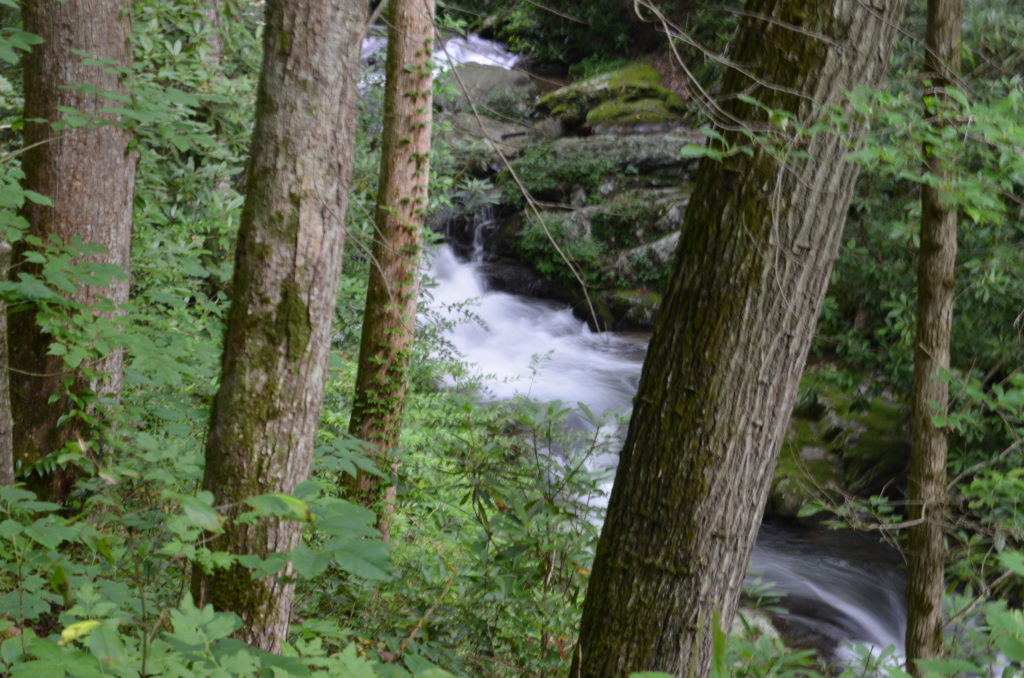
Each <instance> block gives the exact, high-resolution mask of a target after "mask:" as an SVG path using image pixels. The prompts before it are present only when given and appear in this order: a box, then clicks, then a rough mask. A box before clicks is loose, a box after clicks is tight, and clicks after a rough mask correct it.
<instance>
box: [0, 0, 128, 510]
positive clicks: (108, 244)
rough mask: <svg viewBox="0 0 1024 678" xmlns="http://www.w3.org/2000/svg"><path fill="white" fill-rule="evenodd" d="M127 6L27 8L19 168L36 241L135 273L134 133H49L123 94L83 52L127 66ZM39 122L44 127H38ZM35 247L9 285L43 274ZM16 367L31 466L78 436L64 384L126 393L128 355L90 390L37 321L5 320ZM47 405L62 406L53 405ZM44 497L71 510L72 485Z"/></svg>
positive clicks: (84, 299)
mask: <svg viewBox="0 0 1024 678" xmlns="http://www.w3.org/2000/svg"><path fill="white" fill-rule="evenodd" d="M128 8H129V3H128V2H127V0H67V1H66V2H52V1H49V0H29V1H27V2H25V3H24V4H23V5H22V18H23V20H24V24H25V30H26V31H28V32H30V33H34V34H36V35H38V36H39V37H41V38H42V39H43V42H42V44H39V45H35V46H34V47H33V48H32V50H31V51H30V52H28V53H27V54H26V55H25V57H24V60H23V64H24V69H25V72H24V81H25V120H26V123H25V152H24V153H23V154H22V166H23V169H24V171H25V188H28V189H31V190H33V191H36V192H38V193H41V194H43V195H45V196H47V197H49V198H50V200H51V201H52V203H53V206H52V207H46V206H42V205H37V204H35V203H32V202H29V203H26V206H25V208H24V210H23V214H24V216H25V218H26V219H27V221H28V223H29V234H30V235H33V236H35V237H37V238H39V239H40V240H42V241H44V242H49V241H50V239H51V237H55V238H57V239H59V241H60V242H64V243H70V242H71V241H72V239H74V238H76V237H77V238H81V239H82V240H83V241H84V242H86V243H93V244H96V245H100V246H102V247H103V248H104V249H105V250H106V253H105V254H101V255H96V256H95V257H94V259H95V260H96V261H99V262H102V263H108V264H115V265H117V266H119V267H120V268H121V269H122V270H123V271H125V272H126V273H127V272H128V270H129V251H130V243H131V225H132V208H133V205H132V200H133V196H134V192H135V165H136V157H137V156H136V154H135V153H134V152H132V151H130V150H129V142H130V141H131V139H132V135H131V132H129V131H128V130H127V129H125V128H123V127H119V126H118V125H117V124H115V123H116V118H115V117H114V116H109V115H104V116H102V117H106V118H108V119H109V120H110V121H111V124H107V125H103V126H86V127H77V128H71V127H65V128H64V129H62V130H60V131H59V132H55V131H54V129H53V127H52V123H53V122H56V121H58V120H60V119H61V118H62V117H64V116H63V114H62V113H60V112H59V111H58V107H70V108H73V109H75V110H77V111H80V112H82V113H85V114H86V115H98V114H99V111H100V109H102V108H103V107H105V106H110V105H118V104H116V103H115V102H111V101H110V100H108V99H106V98H104V97H103V96H101V95H98V94H93V93H88V92H83V91H79V90H78V89H75V88H74V87H73V85H83V84H84V85H89V86H91V87H95V88H98V89H101V90H107V91H113V92H118V93H121V94H125V93H126V88H125V86H124V84H123V83H122V81H121V78H120V76H119V75H118V74H117V73H115V72H112V69H110V68H109V67H102V66H90V65H86V63H85V60H86V57H84V56H81V55H80V54H76V53H75V51H76V50H81V51H82V52H84V53H86V54H88V55H91V56H95V57H100V58H105V59H111V60H112V61H113V63H114V64H116V65H117V66H122V67H128V66H130V65H131V60H132V48H131V43H130V35H131V26H130V24H129V19H128V16H129V12H128ZM40 120H41V121H42V122H40ZM30 248H31V245H29V244H28V243H27V242H26V241H25V240H24V239H23V240H21V241H20V242H19V243H17V244H16V245H15V249H14V252H13V255H12V265H13V268H12V274H15V275H16V274H17V273H21V272H27V273H35V274H38V273H39V270H40V267H39V266H38V265H36V264H31V263H29V262H27V261H25V259H24V257H25V254H26V252H27V251H29V249H30ZM73 297H74V299H75V300H76V301H78V302H80V303H81V304H83V305H93V304H95V303H96V302H97V301H99V300H101V299H103V298H106V299H109V300H111V301H113V302H114V303H115V304H123V303H124V302H126V301H127V300H128V280H127V279H120V280H115V281H114V282H113V283H112V284H111V286H109V287H105V288H98V287H93V286H88V285H80V286H79V288H78V290H77V292H76V293H75V294H74V295H73ZM8 342H9V346H8V351H9V362H10V366H11V367H12V368H13V369H12V370H11V372H10V388H11V403H12V410H13V412H12V414H13V419H14V443H13V444H14V455H15V458H16V459H17V460H18V462H20V464H21V465H22V466H23V467H31V466H32V465H33V464H35V463H36V462H38V461H39V460H40V459H42V458H43V457H45V456H46V455H48V454H50V453H52V452H55V451H58V450H60V449H61V448H63V447H64V446H65V445H66V444H68V443H70V442H73V441H75V440H76V439H77V438H79V437H82V438H85V439H88V435H87V434H86V433H85V427H84V424H83V423H82V422H81V420H79V419H77V418H75V419H71V420H69V421H68V422H66V423H64V424H63V425H61V424H60V420H61V418H62V416H64V415H65V414H66V413H67V412H68V411H69V409H71V407H72V404H71V402H70V401H69V399H68V398H66V397H64V394H65V392H66V388H65V383H64V382H65V378H67V377H72V378H73V379H74V381H73V386H72V388H73V389H74V390H77V391H85V390H88V391H93V392H96V393H99V394H101V395H111V394H117V393H118V392H119V391H120V386H121V369H122V363H123V355H122V352H121V351H120V350H115V351H113V352H111V353H110V355H108V356H107V357H106V358H104V359H102V360H100V361H99V362H98V363H93V364H91V365H89V368H90V370H91V371H92V372H93V373H94V374H99V375H102V376H101V378H100V379H92V380H88V379H86V378H84V377H83V375H82V372H81V371H74V370H69V369H67V368H66V367H65V365H64V362H63V359H62V358H61V357H60V356H53V355H48V354H47V352H48V349H49V346H50V341H49V339H48V338H47V335H46V334H45V333H44V332H43V331H42V330H41V328H40V327H39V326H38V325H37V323H36V318H35V315H34V313H32V312H31V311H24V312H18V313H11V314H10V315H9V318H8ZM51 399H54V400H53V401H52V402H51ZM28 480H29V484H30V486H31V487H33V489H36V490H37V491H38V492H39V493H40V494H42V495H44V496H46V497H47V498H50V499H54V500H61V499H63V498H64V497H65V496H66V494H67V492H68V491H69V490H70V487H69V485H70V482H71V480H72V475H71V474H70V473H67V472H55V473H52V474H48V475H46V476H45V477H44V476H39V475H36V476H34V477H30V478H28Z"/></svg>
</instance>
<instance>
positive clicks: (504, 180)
mask: <svg viewBox="0 0 1024 678" xmlns="http://www.w3.org/2000/svg"><path fill="white" fill-rule="evenodd" d="M694 143H703V137H701V136H699V135H696V134H694V133H692V132H688V131H683V130H676V131H672V132H665V133H659V134H643V135H636V136H615V135H602V136H591V137H565V138H562V139H557V140H555V141H553V142H550V143H545V144H538V145H535V146H531V147H529V148H527V149H526V150H525V151H524V153H523V154H522V156H521V157H519V158H517V159H516V160H515V161H514V162H513V163H512V167H513V169H514V170H515V172H516V175H517V176H518V177H519V179H520V180H521V181H522V182H523V184H524V185H525V186H526V188H527V189H528V190H529V191H530V193H532V194H533V196H534V197H536V198H538V199H539V200H543V201H547V202H559V203H565V204H571V203H573V202H574V201H573V194H574V193H578V192H579V191H583V194H584V197H585V204H598V203H602V202H605V201H606V200H608V199H609V198H611V197H612V196H613V195H614V194H616V193H618V192H621V191H622V190H623V189H631V188H664V187H671V188H678V187H679V186H681V185H682V184H684V183H686V182H687V180H688V179H689V177H690V175H691V174H692V173H693V171H694V170H695V169H696V166H697V163H696V161H695V160H694V159H692V158H682V157H680V154H681V153H682V149H683V147H685V146H686V145H688V144H694ZM498 183H499V185H501V186H503V187H504V188H505V191H506V194H507V196H506V197H507V199H508V200H509V201H511V202H519V203H521V202H522V198H521V196H520V195H519V188H518V186H517V185H516V184H515V182H513V181H512V179H511V177H510V175H509V174H508V173H507V172H503V173H501V174H499V175H498ZM576 202H577V203H578V200H577V201H576Z"/></svg>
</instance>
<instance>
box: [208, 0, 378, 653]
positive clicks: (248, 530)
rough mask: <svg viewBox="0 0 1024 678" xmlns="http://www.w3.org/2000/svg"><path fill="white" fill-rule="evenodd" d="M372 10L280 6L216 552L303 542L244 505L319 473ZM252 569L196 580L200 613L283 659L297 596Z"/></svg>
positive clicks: (267, 74) (231, 320)
mask: <svg viewBox="0 0 1024 678" xmlns="http://www.w3.org/2000/svg"><path fill="white" fill-rule="evenodd" d="M366 11H367V5H365V3H360V2H347V1H345V0H304V1H301V2H300V1H297V0H268V2H267V4H266V18H265V26H264V29H263V31H264V39H263V50H264V53H263V69H262V73H261V76H260V83H259V89H258V92H257V102H256V107H257V108H256V128H255V131H254V133H253V141H252V154H251V157H250V160H249V167H248V184H247V186H246V198H245V206H244V208H243V211H242V218H241V227H240V233H239V238H238V246H237V250H236V253H235V274H234V280H233V282H232V305H231V311H230V313H229V315H228V329H227V335H226V337H225V339H224V357H223V362H222V365H221V384H220V389H219V390H218V392H217V397H216V400H215V402H214V406H213V413H212V416H211V423H210V433H209V437H208V439H207V445H206V470H205V473H204V475H203V487H205V488H206V489H207V490H209V491H210V492H212V493H213V494H214V496H215V497H216V503H217V505H219V506H221V507H223V510H224V512H225V513H226V515H227V518H228V520H227V523H226V529H225V531H224V533H223V534H221V535H220V536H218V537H217V538H216V539H214V540H213V542H212V544H211V546H212V547H213V548H215V549H221V550H226V551H230V552H233V553H238V554H255V555H259V556H264V557H265V556H267V555H269V554H272V553H279V552H286V551H289V550H291V549H292V548H293V547H295V546H296V545H297V544H298V540H299V536H300V528H299V526H298V525H297V524H296V523H295V522H290V521H289V522H280V521H269V520H268V521H263V522H261V523H259V524H257V525H239V524H237V523H234V522H232V520H231V519H232V518H233V517H234V516H236V515H237V514H238V512H239V511H240V506H239V504H240V502H242V501H244V500H245V499H246V498H247V497H251V496H254V495H258V494H263V493H278V492H291V491H292V490H293V489H294V488H295V486H296V484H298V483H299V482H301V481H303V480H305V479H306V478H307V477H308V475H309V468H310V463H311V460H312V454H313V444H314V438H315V433H316V429H317V425H318V424H319V421H320V409H321V406H322V404H323V387H324V381H325V374H326V370H327V351H328V348H329V345H330V335H331V325H332V320H333V317H334V306H335V296H336V292H337V286H338V277H339V274H340V267H341V252H342V245H343V236H344V227H345V224H344V218H345V210H346V207H347V202H348V188H349V179H350V177H351V167H352V160H351V158H352V155H351V139H352V138H353V137H354V132H355V129H354V127H355V96H356V85H357V80H358V76H359V45H360V37H361V36H362V33H363V30H364V28H365V26H364V22H365V20H366ZM288 574H289V573H288V572H285V573H284V575H285V576H274V577H268V578H264V579H259V580H253V579H251V578H250V575H249V571H248V570H246V569H245V568H243V567H241V566H235V567H232V568H230V569H215V570H213V571H212V572H209V573H206V572H201V571H198V570H197V571H196V572H195V576H194V577H193V586H192V590H193V594H194V596H195V597H196V599H197V600H198V601H199V602H200V603H213V605H214V606H215V607H216V608H218V609H221V610H232V611H234V612H236V613H237V614H238V615H239V616H241V617H242V620H243V628H242V630H241V631H240V635H241V636H242V638H243V639H244V640H246V641H247V642H249V643H251V644H253V645H255V646H258V647H260V648H263V649H265V650H267V651H270V652H275V651H277V650H278V648H279V647H280V643H281V640H282V639H283V638H284V637H285V634H286V633H287V630H288V622H289V616H290V614H291V607H292V597H293V591H294V585H293V584H291V583H289V582H288V579H287V575H288Z"/></svg>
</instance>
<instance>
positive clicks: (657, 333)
mask: <svg viewBox="0 0 1024 678" xmlns="http://www.w3.org/2000/svg"><path fill="white" fill-rule="evenodd" d="M904 5H905V3H904V2H903V1H901V0H892V1H890V2H885V3H881V4H875V5H871V6H870V7H869V6H868V5H867V4H866V3H863V2H860V0H830V1H827V2H826V1H821V0H751V1H750V2H748V4H747V9H748V12H749V14H748V15H746V16H745V17H744V18H743V20H742V21H741V23H740V27H739V29H738V31H739V32H738V33H737V36H736V38H735V40H734V47H733V52H732V60H733V61H734V62H737V63H738V64H741V65H742V66H743V67H744V69H745V71H744V72H739V71H732V72H731V73H730V74H729V75H728V76H727V79H726V81H725V83H724V86H723V91H724V92H725V93H727V94H729V93H746V94H749V95H751V96H754V97H757V98H758V99H759V100H760V101H761V102H762V103H763V104H764V105H766V106H768V107H770V108H772V109H776V110H782V111H788V112H790V113H792V114H793V115H794V116H795V117H796V119H797V120H798V121H799V124H800V125H802V126H804V127H805V128H806V127H807V126H810V125H811V124H813V123H815V122H817V121H820V120H821V119H822V118H824V117H827V116H828V115H829V111H830V108H831V107H833V106H843V105H844V101H845V95H844V93H845V92H846V91H848V90H849V89H851V88H853V87H855V86H857V85H859V84H864V83H866V84H872V83H875V82H876V81H878V80H879V78H880V76H881V75H882V74H883V72H884V70H885V67H886V65H887V63H888V58H889V52H890V48H891V44H892V41H893V37H894V35H895V33H896V28H897V25H898V22H899V20H900V17H901V16H902V11H903V8H904ZM873 7H874V9H873ZM722 112H723V114H724V116H726V117H728V118H729V119H730V121H731V122H734V123H736V124H742V125H743V126H745V127H746V128H747V129H753V130H756V131H760V132H761V133H764V134H772V132H771V130H772V129H773V127H772V125H771V123H770V121H769V118H768V115H767V113H765V112H764V111H763V110H761V109H760V108H758V107H754V106H750V105H747V104H745V103H743V102H742V101H740V100H739V99H737V98H731V97H730V98H727V103H726V104H724V110H723V111H722ZM775 129H777V128H775ZM725 136H726V138H727V140H728V143H729V144H730V145H735V146H742V145H744V144H749V143H750V142H749V139H748V138H747V137H746V136H744V134H742V133H740V132H738V131H736V128H735V126H732V127H731V129H730V130H729V131H727V132H725ZM848 141H849V140H848V139H845V138H841V137H840V136H838V135H836V134H817V135H813V136H811V137H809V138H808V137H804V138H800V139H794V140H792V146H791V147H790V150H792V151H796V152H798V153H795V154H790V156H789V157H788V158H787V159H786V160H785V162H784V163H783V162H780V160H779V158H778V157H777V156H776V155H774V154H773V153H772V152H770V151H769V150H768V149H766V148H765V147H763V146H760V145H758V146H756V147H755V148H754V151H753V155H752V156H747V155H745V154H742V153H737V154H734V155H731V156H730V157H728V158H727V159H726V160H724V161H722V162H712V161H708V160H705V161H704V162H703V163H702V164H701V167H700V170H699V173H698V177H697V182H696V185H695V187H694V191H693V196H694V197H693V198H692V200H691V203H690V207H689V210H688V213H687V216H686V222H685V224H684V227H683V232H682V235H681V238H680V242H679V246H678V249H677V251H676V258H675V262H674V265H673V271H672V275H671V278H670V280H669V285H668V289H667V291H666V294H665V296H664V300H663V302H662V306H661V311H660V312H659V314H658V320H657V322H656V325H655V328H654V334H653V336H652V338H651V343H650V347H649V349H648V353H647V359H646V361H645V362H644V370H643V374H642V376H641V381H640V386H639V390H638V393H637V396H636V399H635V400H634V409H633V416H632V419H631V421H630V426H629V433H628V435H627V438H626V442H625V445H624V447H623V450H622V453H621V455H620V458H619V466H618V471H617V474H616V479H615V486H614V488H613V490H612V495H611V499H610V503H609V506H608V516H607V519H606V521H605V524H604V528H603V530H602V533H601V539H600V542H599V544H598V548H597V554H596V558H595V562H594V568H593V573H592V575H591V579H590V584H589V588H588V590H587V597H586V601H585V604H584V611H583V620H582V626H581V631H580V641H579V646H578V651H577V653H576V655H575V657H574V661H573V668H572V671H571V672H570V675H571V676H573V677H574V678H575V677H577V676H587V677H594V678H613V677H616V676H624V675H626V674H627V673H629V672H630V671H641V670H643V671H647V670H658V671H665V672H668V673H670V674H672V675H678V676H706V675H707V673H708V671H709V667H710V660H711V647H712V635H713V629H714V628H715V627H716V626H719V627H722V628H725V629H728V628H729V625H730V623H731V620H732V617H733V614H734V612H735V609H736V604H737V600H738V597H739V593H740V589H741V586H742V583H743V577H744V573H745V571H746V567H747V562H748V559H749V555H750V551H751V549H752V548H753V544H754V540H755V537H756V535H757V529H758V526H759V524H760V521H761V515H762V512H763V509H764V503H765V499H766V496H767V492H768V488H769V484H770V481H771V475H772V470H773V468H774V465H775V460H776V458H777V455H778V450H779V447H780V445H781V442H782V437H783V433H784V431H785V429H786V424H787V422H788V420H789V415H790V412H791V410H792V407H793V402H794V400H795V397H796V393H797V388H798V385H799V379H800V374H801V372H802V370H803V367H804V361H805V359H806V356H807V351H808V348H809V345H810V341H811V337H812V334H813V332H814V327H815V323H816V320H817V315H818V310H819V308H820V305H821V300H822V298H823V297H824V294H825V289H826V287H827V284H828V280H829V275H830V273H831V270H832V263H833V261H834V259H835V256H836V253H837V250H838V246H839V241H840V236H841V234H842V228H843V223H844V220H845V217H846V211H847V208H848V206H849V202H850V198H851V195H852V191H853V184H854V179H855V176H856V173H857V170H856V168H855V167H854V166H853V165H850V164H848V163H846V162H844V155H845V153H846V151H847V143H848ZM718 147H719V148H720V149H721V148H722V147H721V145H718ZM800 152H802V153H800ZM803 154H805V155H803ZM801 155H803V157H802V158H801Z"/></svg>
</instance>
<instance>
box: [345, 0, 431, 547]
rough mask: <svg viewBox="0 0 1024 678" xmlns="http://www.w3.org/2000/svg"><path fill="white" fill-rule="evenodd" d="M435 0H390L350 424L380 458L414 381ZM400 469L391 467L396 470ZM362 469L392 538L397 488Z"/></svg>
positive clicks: (361, 483)
mask: <svg viewBox="0 0 1024 678" xmlns="http://www.w3.org/2000/svg"><path fill="white" fill-rule="evenodd" d="M433 37H434V0H392V1H391V6H390V28H389V30H388V58H387V80H386V84H385V89H384V141H383V144H382V145H381V154H380V155H381V161H380V184H379V188H378V191H377V214H376V220H375V225H376V233H375V235H374V239H373V257H372V259H371V261H370V280H369V284H368V286H367V289H366V311H365V313H364V315H363V335H362V342H361V344H360V347H359V370H358V373H357V375H356V396H355V402H354V404H353V407H352V417H351V420H350V421H349V431H350V432H351V433H352V434H353V435H354V436H356V437H358V438H361V439H362V440H365V441H367V442H369V443H370V444H371V445H373V446H374V451H375V454H376V457H377V459H378V463H379V464H380V465H381V466H382V467H385V468H386V467H388V466H389V463H388V461H387V457H388V452H389V451H390V450H391V449H392V448H393V447H394V446H395V445H397V444H398V437H399V434H400V433H401V424H402V413H403V412H404V411H405V399H406V392H407V391H408V389H409V362H410V359H411V357H412V355H411V354H412V342H413V330H414V329H415V325H416V300H417V296H418V292H419V278H420V271H419V266H420V250H421V248H422V241H423V235H422V233H423V221H424V217H425V214H426V209H427V183H428V180H429V175H430V133H431V115H432V103H431V102H432V101H433V95H432V91H431V87H432V77H431V61H430V60H431V56H432V54H433V49H432V45H433ZM391 470H392V471H394V469H391ZM380 485H381V483H380V481H379V478H378V477H376V476H372V475H367V474H361V475H360V476H359V477H358V478H357V479H356V488H355V489H356V494H357V495H358V498H359V499H361V500H362V501H363V502H364V503H366V504H367V505H370V506H376V507H377V508H378V511H379V513H378V526H379V527H380V528H381V532H382V533H383V535H384V537H385V538H387V537H388V536H389V530H390V523H391V521H390V514H391V512H392V511H393V508H394V488H393V487H389V488H387V490H386V492H385V493H384V496H383V497H382V496H380Z"/></svg>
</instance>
